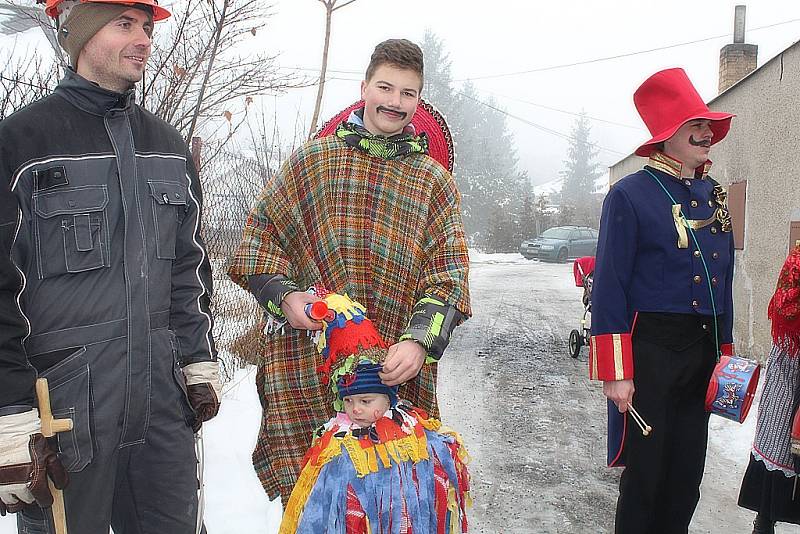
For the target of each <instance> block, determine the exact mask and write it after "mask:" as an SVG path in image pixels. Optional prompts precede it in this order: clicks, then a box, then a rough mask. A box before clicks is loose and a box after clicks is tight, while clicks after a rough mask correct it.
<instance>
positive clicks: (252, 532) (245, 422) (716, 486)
mask: <svg viewBox="0 0 800 534" xmlns="http://www.w3.org/2000/svg"><path fill="white" fill-rule="evenodd" d="M470 258H471V260H472V263H473V264H474V266H475V268H474V269H473V270H472V274H471V277H472V282H473V284H474V285H475V290H476V291H475V294H476V295H479V294H481V291H479V290H480V288H481V286H482V285H487V287H486V288H485V289H484V290H482V294H483V295H489V296H488V297H485V296H484V297H479V298H488V299H489V300H491V301H492V302H481V303H479V302H476V303H475V308H476V310H480V309H484V310H488V311H489V315H491V314H492V313H491V310H494V311H495V312H502V313H506V312H507V311H508V310H507V309H503V308H504V304H503V301H504V298H505V295H509V293H508V292H512V293H511V294H513V292H514V291H515V288H519V287H520V280H519V279H515V278H514V276H515V274H514V273H518V272H523V273H525V274H524V276H525V277H526V278H527V279H528V280H530V278H528V277H534V278H535V282H534V283H535V285H536V286H538V287H549V288H553V289H556V290H557V292H556V295H557V297H556V299H555V301H554V302H547V301H545V300H541V301H539V298H538V297H537V296H536V294H535V293H532V294H531V296H530V298H531V299H532V304H533V305H535V306H536V307H539V308H541V307H544V308H552V309H554V311H555V313H557V314H561V315H565V316H566V317H567V319H568V322H570V324H571V323H572V322H576V321H577V319H578V317H577V313H576V310H577V309H580V304H579V303H580V295H581V290H580V289H579V288H576V287H574V281H573V280H572V277H571V266H570V264H544V263H539V262H538V261H529V260H525V259H524V258H522V257H521V256H520V255H518V254H483V253H480V252H477V251H474V250H471V251H470ZM490 278H492V279H493V280H491V281H489V282H487V280H488V279H490ZM516 290H518V289H516ZM562 297H563V298H562ZM576 303H577V308H576V306H575V304H576ZM558 310H563V313H562V312H559V311H558ZM487 320H488V319H487V317H482V318H480V317H477V316H476V317H475V318H473V319H472V320H471V321H470V322H468V323H467V325H469V324H470V323H474V324H473V326H475V327H478V326H479V325H478V323H483V322H486V321H487ZM487 326H489V324H488V323H487ZM553 328H555V329H556V330H557V331H558V332H555V331H554V330H553ZM563 329H564V327H563V326H562V325H554V326H553V327H551V325H547V324H541V325H539V327H538V328H537V330H538V331H537V333H536V336H537V337H540V338H541V337H542V336H544V337H545V338H550V337H559V338H561V337H563V335H565V334H566V333H567V332H566V330H565V331H564V332H561V330H563ZM479 330H480V328H478V329H477V330H476V335H477V334H479V333H480V332H479ZM464 332H467V331H466V330H465V331H464ZM556 333H558V334H559V335H558V336H556V335H555V334H556ZM457 335H460V336H463V335H465V334H464V333H462V334H457ZM483 337H485V333H484V334H483ZM559 341H561V340H559ZM459 343H460V344H463V342H459V341H456V343H455V345H456V346H457V345H458V344H459ZM584 356H585V355H584ZM559 357H563V356H559ZM454 358H455V355H454ZM576 364H577V366H576V368H575V373H576V375H575V377H574V379H575V380H579V381H583V380H584V373H583V371H584V369H583V365H584V364H583V363H581V362H576ZM537 365H547V364H546V363H545V361H541V362H540V363H538V364H537ZM463 374H464V373H463V368H462V374H459V373H456V372H440V379H439V380H440V389H439V393H440V397H441V401H442V403H443V405H444V406H443V411H444V415H445V416H446V418H447V419H459V417H457V414H456V413H454V412H453V411H452V410H454V409H455V410H459V409H461V408H463V406H461V405H460V404H459V403H460V402H461V397H463V396H464V395H465V391H464V390H463V389H462V388H461V387H460V386H459V384H461V383H460V382H459V381H460V380H462V379H464V376H463ZM579 375H580V376H579ZM762 376H763V373H762ZM457 382H458V383H459V384H457ZM471 384H472V383H471ZM482 384H483V387H487V386H486V380H485V379H483V378H480V379H479V380H477V381H475V382H474V384H473V385H474V386H475V387H476V388H480V387H481V385H482ZM461 385H463V384H461ZM545 385H546V384H545ZM587 387H588V385H587ZM593 389H594V388H593ZM467 390H468V391H472V392H473V393H476V392H475V391H474V390H472V389H471V388H467ZM490 394H491V392H490V391H489V390H488V389H487V391H485V392H481V395H480V397H481V399H483V397H484V396H485V395H490ZM469 404H470V405H472V406H475V405H476V404H477V405H478V406H483V405H484V402H483V401H482V400H480V399H477V398H476V399H473V400H472V401H470V403H469ZM757 411H758V406H757V403H755V404H754V405H753V407H752V410H751V413H750V415H749V417H748V420H747V421H746V422H745V424H744V425H739V424H738V423H735V422H732V421H728V420H725V419H723V418H721V417H716V416H712V418H711V424H710V440H709V459H708V462H707V467H708V474H707V475H706V479H705V481H704V485H703V489H702V492H703V498H702V499H701V505H700V507H701V508H704V509H706V510H708V508H709V502H710V501H711V502H714V503H716V502H717V501H719V504H718V505H717V504H715V505H714V507H715V508H718V509H715V510H708V511H707V512H704V513H705V514H709V515H711V516H715V517H719V523H718V524H719V525H726V524H729V523H728V522H727V519H728V518H729V517H731V516H737V517H739V519H738V522H739V523H740V524H744V523H746V522H747V521H749V520H750V519H749V518H750V517H751V516H752V514H751V513H750V512H747V511H742V510H741V509H738V507H736V504H735V494H736V493H737V492H738V487H739V484H740V482H741V477H742V475H743V473H744V470H745V468H746V465H747V461H748V457H749V456H748V451H749V449H750V444H751V441H752V438H753V435H754V432H755V421H756V415H757ZM543 415H544V414H542V416H536V417H540V418H541V419H537V420H539V423H541V424H546V425H547V426H548V427H549V428H550V431H551V432H555V433H556V434H560V435H561V436H563V437H564V438H565V439H567V438H569V433H570V430H569V429H566V428H561V426H563V425H559V423H558V421H547V420H545V419H546V418H544V417H543ZM260 417H261V407H260V405H259V402H258V398H257V396H256V392H255V370H254V368H252V367H248V368H246V369H241V370H238V371H237V372H236V374H235V377H234V379H233V380H231V382H230V383H229V384H228V385H227V386H226V388H225V392H224V394H223V403H222V407H221V410H220V413H219V415H218V416H217V417H216V418H215V419H214V420H212V421H211V422H209V423H207V424H206V425H205V428H204V440H205V458H206V469H205V473H206V474H205V487H206V497H205V501H206V513H205V518H206V525H207V527H208V532H209V534H234V533H235V534H274V533H276V532H277V528H278V525H279V523H280V517H281V507H280V504H279V502H277V501H275V502H270V501H269V500H268V499H267V497H266V495H265V493H264V491H263V490H262V488H261V485H260V483H259V481H258V479H257V477H256V475H255V472H254V470H253V467H252V464H251V461H250V455H251V452H252V449H253V447H254V444H255V440H256V436H257V434H258V429H259V423H260ZM485 429H486V427H485V426H484V425H479V426H475V427H473V428H461V429H460V430H461V431H462V433H463V434H464V435H465V436H466V437H468V438H469V441H468V445H469V449H470V451H471V453H472V455H473V457H474V459H475V460H476V463H475V465H474V467H475V472H474V473H473V477H474V478H476V479H477V478H478V477H481V476H482V475H483V474H485V475H486V476H487V477H488V476H489V475H491V473H490V472H488V470H487V471H486V472H485V473H482V469H481V462H482V461H483V462H486V463H488V461H489V460H488V459H486V458H482V456H484V454H483V452H484V451H488V450H489V447H488V446H486V444H481V443H480V439H479V438H480V437H481V436H482V435H483V434H485ZM569 461H570V459H569V458H565V457H561V458H560V462H564V465H563V466H562V467H564V468H568V465H567V464H568V462H569ZM720 464H722V465H723V466H726V467H725V468H724V469H721V468H720V467H719V466H720ZM532 465H533V464H532ZM534 467H536V466H534ZM539 467H540V468H546V466H539ZM474 482H475V483H476V485H477V487H480V484H484V485H486V484H491V483H492V482H491V481H490V480H485V481H482V480H474ZM719 493H724V495H725V496H726V497H725V498H724V499H721V500H720V499H714V495H715V494H719ZM704 503H705V504H704ZM476 506H477V507H481V506H482V505H481V503H479V502H476ZM521 506H522V507H525V504H524V503H521ZM487 512H488V513H489V514H491V508H490V509H489V510H487ZM14 526H15V520H14V518H13V516H7V517H3V518H0V534H13V533H15V532H16V529H15V528H14ZM796 528H797V527H793V526H786V525H779V526H778V528H777V530H776V531H777V532H778V533H781V534H783V533H788V532H797V530H796ZM499 532H501V531H500V530H499V531H497V533H495V532H491V533H489V534H498V533H499ZM532 532H533V531H532ZM565 532H566V531H565ZM570 532H572V531H570ZM690 532H692V534H699V533H701V532H702V533H705V532H711V531H710V530H706V529H692V530H690ZM742 532H744V531H742ZM748 532H749V530H748ZM587 534H588V533H587Z"/></svg>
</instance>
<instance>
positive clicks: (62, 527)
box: [36, 378, 72, 534]
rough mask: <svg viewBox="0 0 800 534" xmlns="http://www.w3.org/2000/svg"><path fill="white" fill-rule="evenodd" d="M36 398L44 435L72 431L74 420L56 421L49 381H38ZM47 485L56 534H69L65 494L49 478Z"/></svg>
mask: <svg viewBox="0 0 800 534" xmlns="http://www.w3.org/2000/svg"><path fill="white" fill-rule="evenodd" d="M36 398H37V399H38V400H39V418H40V419H41V421H42V435H43V436H44V437H46V438H51V437H53V436H55V435H56V434H57V433H59V432H68V431H70V430H72V419H54V418H53V410H52V409H51V408H50V389H49V388H48V387H47V379H46V378H39V379H37V380H36ZM47 485H48V487H49V488H50V493H51V494H52V495H53V508H52V510H53V524H54V525H55V528H56V534H67V511H66V509H65V507H64V493H63V492H62V491H61V490H60V489H57V488H56V487H55V486H54V485H53V481H52V480H50V477H47Z"/></svg>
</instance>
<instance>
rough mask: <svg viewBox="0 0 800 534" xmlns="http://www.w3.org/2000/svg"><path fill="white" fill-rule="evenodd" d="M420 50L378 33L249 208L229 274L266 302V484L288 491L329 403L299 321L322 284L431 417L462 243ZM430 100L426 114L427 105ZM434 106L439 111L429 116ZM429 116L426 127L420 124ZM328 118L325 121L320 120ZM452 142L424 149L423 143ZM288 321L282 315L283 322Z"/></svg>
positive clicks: (461, 285) (261, 452) (452, 320)
mask: <svg viewBox="0 0 800 534" xmlns="http://www.w3.org/2000/svg"><path fill="white" fill-rule="evenodd" d="M422 73H423V57H422V51H421V50H420V48H419V47H418V46H417V45H415V44H413V43H411V42H410V41H407V40H404V39H391V40H388V41H385V42H382V43H380V44H379V45H378V46H377V47H376V48H375V51H374V52H373V54H372V58H371V61H370V64H369V66H368V68H367V71H366V76H365V80H364V81H363V82H362V84H361V98H362V99H363V106H354V107H351V108H352V112H350V114H349V116H346V117H342V118H343V119H344V120H343V121H338V119H337V121H338V122H335V124H333V126H332V128H335V129H334V130H332V135H322V136H318V137H317V138H316V139H314V140H312V141H309V142H308V143H306V144H305V145H303V146H302V147H301V148H299V149H298V150H297V151H295V152H294V153H293V154H292V155H291V157H290V158H289V160H288V161H286V162H285V163H284V164H283V166H282V168H281V170H280V172H279V173H277V174H276V175H275V176H274V177H273V178H272V179H270V181H269V182H268V183H267V185H266V187H265V188H264V190H263V191H262V193H261V195H260V197H259V199H258V200H257V202H256V204H255V206H254V208H253V210H252V211H251V213H250V216H249V218H248V221H247V224H246V226H245V230H244V236H243V240H242V243H241V245H240V247H239V250H238V252H237V253H236V255H235V257H234V258H233V260H232V262H231V266H230V268H229V271H228V274H229V276H230V277H231V279H233V280H234V281H235V282H236V283H238V284H240V285H241V286H242V287H244V288H246V289H248V290H249V291H251V292H252V293H253V294H254V295H255V297H256V299H257V300H258V302H259V303H260V304H261V305H262V306H263V307H264V309H265V310H266V323H267V324H266V331H267V332H268V333H276V332H280V331H281V330H287V331H286V332H285V333H284V334H283V335H269V336H268V337H267V338H266V340H265V343H264V351H263V354H262V360H261V361H262V363H261V364H260V366H259V369H258V374H257V378H256V386H257V388H258V393H259V397H260V399H261V403H262V407H263V419H262V424H261V430H260V434H259V438H258V443H257V445H256V449H255V451H254V453H253V463H254V466H255V469H256V472H257V474H258V476H259V478H260V480H261V482H262V484H263V486H264V488H265V490H266V491H267V493H268V495H269V496H270V498H275V497H277V496H278V495H280V496H281V499H282V502H283V503H284V505H285V504H286V502H287V500H288V498H289V495H290V494H291V491H292V488H293V486H294V484H295V482H296V480H297V477H298V475H299V473H300V470H301V468H302V461H303V456H304V453H305V452H306V450H307V449H308V448H309V446H310V445H311V435H312V432H313V431H314V429H315V428H317V427H318V426H319V425H320V424H322V423H324V422H325V421H327V420H329V419H330V418H331V417H333V415H334V412H333V408H332V406H331V403H330V402H328V396H327V393H326V388H325V386H324V384H322V382H321V380H320V377H319V375H318V374H317V372H316V368H317V367H318V366H319V365H320V364H321V363H322V360H321V357H320V355H319V353H318V352H317V351H316V350H315V348H314V345H313V343H312V342H311V341H310V340H309V338H308V336H307V335H306V332H305V331H314V330H320V329H321V328H322V323H321V322H319V321H316V320H313V319H311V318H309V317H308V316H306V314H305V307H306V306H307V305H309V304H312V303H313V302H315V301H317V300H319V298H318V297H317V296H315V295H312V294H309V293H306V292H304V291H303V290H304V289H306V288H308V287H310V286H313V285H319V286H323V287H326V288H327V289H329V290H331V291H334V292H337V293H342V294H343V293H347V294H348V295H350V297H351V298H353V299H354V300H357V301H359V302H361V303H363V304H364V305H365V306H366V307H367V308H368V309H369V310H370V314H371V317H372V320H373V322H374V323H375V326H376V328H377V330H378V332H379V333H380V335H381V337H382V338H383V339H385V340H387V341H388V342H389V343H390V346H389V347H388V350H387V355H386V359H385V361H384V362H383V372H382V373H381V374H380V378H381V380H382V381H383V383H385V384H386V385H388V386H395V385H401V384H402V386H401V387H400V392H399V394H400V396H401V397H402V398H404V399H407V400H408V401H409V402H411V404H413V405H414V406H416V407H418V408H420V409H422V410H424V411H425V412H426V413H428V414H429V415H430V416H431V417H434V418H438V416H439V410H438V405H437V401H436V369H437V365H436V362H437V361H438V360H439V358H441V357H442V354H443V352H444V350H445V348H446V347H447V344H448V342H449V339H450V334H451V332H452V331H453V329H454V328H455V327H456V326H457V325H458V324H460V323H461V322H463V321H464V320H465V319H466V318H467V317H469V316H470V314H471V309H470V302H469V289H468V268H469V257H468V255H467V246H466V241H465V237H464V229H463V224H462V220H461V213H460V197H459V194H458V191H457V189H456V186H455V182H454V180H453V177H452V175H451V174H450V172H449V170H448V169H447V168H445V167H444V166H443V163H444V164H446V165H448V167H449V168H450V169H451V168H452V167H451V165H452V142H451V141H450V138H449V132H448V131H447V129H446V125H444V122H443V120H441V121H440V122H439V124H438V126H441V127H436V126H437V124H436V121H428V123H427V124H428V128H427V131H420V132H417V130H416V128H414V122H413V121H414V120H416V118H417V117H422V116H424V117H428V118H430V117H431V116H434V115H432V114H431V113H430V110H431V109H432V108H431V107H430V106H423V104H424V103H423V102H421V100H420V92H421V90H422ZM426 110H427V114H424V112H426ZM439 117H440V116H439ZM431 125H432V126H433V127H431ZM330 128H331V125H330V124H329V125H328V129H329V130H330ZM443 140H445V141H450V142H449V143H444V144H446V145H448V146H449V147H450V150H449V153H448V151H445V157H442V154H441V151H440V153H439V158H438V161H437V159H435V158H434V157H432V156H434V155H435V154H433V149H434V148H437V150H438V149H439V148H440V147H441V146H443ZM286 324H288V326H289V327H291V328H282V327H283V325H286Z"/></svg>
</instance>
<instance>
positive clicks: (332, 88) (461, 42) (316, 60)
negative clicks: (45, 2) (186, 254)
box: [0, 0, 800, 183]
mask: <svg viewBox="0 0 800 534" xmlns="http://www.w3.org/2000/svg"><path fill="white" fill-rule="evenodd" d="M177 1H178V2H179V1H180V0H177ZM264 1H269V0H264ZM344 1H345V0H339V3H340V4H341V3H343V2H344ZM270 3H271V4H272V6H273V7H272V16H271V17H270V18H269V19H268V21H267V26H266V27H265V28H263V29H261V30H260V31H259V32H258V34H257V36H256V37H253V38H252V42H249V43H247V46H246V47H245V48H243V52H244V53H246V52H247V50H257V49H264V50H265V51H267V52H269V53H279V54H280V58H279V62H280V64H281V65H282V66H283V67H286V68H296V67H300V68H305V69H318V68H319V64H320V58H321V55H322V39H323V34H324V24H325V9H324V7H323V5H322V4H321V3H320V2H319V1H318V0H271V2H270ZM737 3H745V2H743V1H741V0H740V1H739V2H736V1H733V0H661V1H658V2H656V1H651V0H638V1H636V0H619V1H611V0H605V1H598V0H573V1H571V2H556V1H547V2H545V1H532V0H527V1H526V0H505V1H500V0H495V1H492V2H484V1H477V0H404V1H399V2H388V1H385V0H357V1H356V2H355V3H353V4H351V5H348V6H345V7H344V8H342V9H340V10H338V11H336V12H335V13H334V23H333V30H332V40H331V51H330V60H329V69H330V70H332V71H351V72H350V73H347V72H345V73H342V72H330V71H329V76H332V77H334V78H349V80H347V79H332V80H330V81H329V82H328V83H327V85H326V93H325V99H324V105H323V110H322V119H323V120H325V119H327V118H329V117H330V116H331V115H332V114H334V113H335V112H337V111H339V110H340V109H342V108H343V107H345V106H346V105H349V104H350V103H352V102H353V101H355V100H356V99H357V98H358V96H359V80H360V79H361V78H362V76H363V75H362V74H361V73H362V72H363V70H364V69H365V68H366V65H367V63H368V61H369V56H370V54H371V52H372V49H373V48H374V46H375V44H377V43H378V42H380V41H381V40H383V39H387V38H390V37H405V38H408V39H411V40H413V41H416V42H420V41H421V40H422V36H423V34H424V31H425V29H426V28H430V29H432V30H433V31H434V32H435V33H436V34H437V35H438V37H439V38H440V39H442V40H443V41H444V44H445V47H446V49H447V51H448V52H449V55H450V60H451V63H452V73H453V76H454V78H455V79H457V80H462V79H466V78H470V79H473V81H474V83H475V85H476V86H477V88H478V89H479V91H481V93H482V94H483V95H484V96H486V97H488V96H490V95H491V96H494V97H495V99H496V100H497V102H498V103H499V104H500V106H501V107H503V108H504V109H505V110H506V111H507V112H508V113H510V114H512V115H514V116H516V117H519V118H521V119H524V121H527V122H528V123H531V122H532V123H535V124H537V125H540V126H544V127H546V128H548V129H551V130H554V131H556V132H559V133H562V134H569V132H570V129H571V127H572V124H573V121H574V116H572V115H569V114H566V113H562V112H557V111H552V110H548V109H545V108H543V107H541V106H547V107H551V108H557V109H560V110H564V111H569V112H573V113H577V112H579V111H581V110H585V111H586V112H587V113H588V115H589V116H590V117H595V118H598V119H602V120H605V121H612V122H615V123H620V124H622V125H619V124H609V123H608V122H602V121H593V122H592V139H593V140H594V141H595V142H596V143H597V144H598V145H600V146H601V147H603V148H604V149H609V150H610V151H606V150H603V151H601V152H600V155H599V158H598V159H599V161H600V163H602V164H604V165H609V164H611V163H614V162H615V161H617V160H619V159H621V158H622V157H623V155H627V154H628V153H630V152H631V151H632V150H633V148H634V147H635V146H636V145H637V144H638V143H640V142H642V141H644V140H646V139H647V138H648V136H647V133H646V130H645V129H644V126H643V125H642V123H641V121H640V119H639V117H638V115H637V114H636V110H635V109H634V107H633V103H632V94H633V92H634V90H635V89H636V87H638V85H639V84H640V83H641V82H642V81H643V80H644V79H645V78H646V77H647V76H649V75H650V74H652V73H653V72H656V71H657V70H660V69H662V68H668V67H676V66H679V67H683V68H684V69H686V71H687V72H688V74H689V76H690V78H691V79H692V80H693V81H694V83H695V85H696V86H697V88H698V90H699V92H700V94H701V95H702V96H703V97H704V98H705V99H706V100H710V99H711V98H713V97H714V96H716V94H717V82H718V69H719V49H720V48H721V47H722V46H723V45H725V44H727V43H728V42H731V41H732V32H733V13H734V6H735V5H736V4H737ZM746 5H747V28H748V31H747V39H746V40H747V42H748V43H753V44H757V45H759V65H762V64H763V63H764V62H765V61H766V60H768V59H769V58H771V57H773V56H775V55H776V54H777V53H779V52H780V51H781V50H783V49H785V48H786V47H787V46H789V45H790V44H792V43H793V42H795V41H797V40H799V39H800V2H798V1H797V0H750V2H749V3H747V4H746ZM784 21H793V22H791V23H788V24H782V25H778V26H773V27H771V28H766V29H761V30H759V29H757V28H759V27H762V26H767V25H774V24H776V23H781V22H784ZM719 35H725V37H722V38H717V39H712V40H707V41H704V42H700V43H696V44H691V45H686V46H680V47H675V48H671V49H668V50H664V51H659V52H653V53H648V54H641V55H636V56H633V57H625V58H620V59H614V60H610V61H601V62H597V63H593V64H590V65H581V66H576V67H570V68H563V69H555V70H549V71H545V72H536V73H529V74H521V75H514V76H503V77H494V78H488V79H480V78H481V77H483V76H492V75H497V74H504V73H510V72H519V71H525V70H532V69H537V68H542V67H549V66H554V65H563V64H569V63H575V62H580V61H585V60H590V59H595V58H602V57H608V56H615V55H619V54H626V53H630V52H636V51H642V50H648V49H653V48H658V47H663V46H668V45H673V44H677V43H683V42H687V41H695V40H699V39H705V38H708V37H714V36H719ZM25 40H26V41H27V40H29V36H25ZM8 43H9V40H8V39H0V46H3V47H6V46H8ZM300 72H303V73H304V74H307V75H310V76H313V74H314V73H313V71H312V70H304V71H300ZM315 95H316V88H308V89H302V90H294V91H292V92H291V93H289V94H287V95H284V96H279V97H266V98H265V99H264V101H263V104H264V106H265V108H266V109H267V111H268V112H269V114H270V115H272V113H273V109H272V108H273V107H274V108H275V109H274V113H276V115H277V117H278V125H279V127H280V128H281V129H282V131H283V132H284V133H283V134H282V137H283V138H284V139H286V138H287V136H290V135H291V132H292V130H293V129H294V128H295V127H296V126H297V124H298V123H300V124H301V125H302V126H303V129H307V127H308V124H309V123H310V119H311V114H312V112H313V105H314V97H315ZM423 96H424V95H423ZM434 104H435V102H434ZM508 125H509V127H510V129H511V131H512V132H513V133H514V135H515V139H516V148H517V152H518V155H519V158H520V167H521V169H523V170H527V171H528V174H529V175H530V176H531V179H532V180H533V182H534V183H541V182H546V181H549V180H551V179H553V178H554V177H556V176H557V174H558V171H559V170H560V169H561V168H562V162H563V160H564V158H565V156H566V150H567V144H568V142H567V141H566V140H565V139H563V138H561V137H558V136H557V135H553V134H552V133H546V132H544V131H542V130H541V129H539V128H537V127H536V126H532V125H530V124H527V123H526V122H523V121H521V120H518V119H515V118H511V117H509V119H508ZM625 125H627V127H626V126H625ZM733 127H734V128H735V127H736V123H735V121H734V126H733Z"/></svg>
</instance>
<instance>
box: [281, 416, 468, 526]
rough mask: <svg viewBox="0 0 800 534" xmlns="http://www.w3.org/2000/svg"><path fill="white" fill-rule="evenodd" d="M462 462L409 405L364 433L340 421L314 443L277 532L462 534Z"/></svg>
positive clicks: (460, 451) (454, 439)
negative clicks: (459, 533)
mask: <svg viewBox="0 0 800 534" xmlns="http://www.w3.org/2000/svg"><path fill="white" fill-rule="evenodd" d="M468 460H469V457H468V455H467V452H466V449H465V448H464V446H463V444H462V442H461V438H460V436H459V435H458V434H457V433H455V432H454V431H452V430H449V429H446V428H445V427H443V426H442V424H441V423H440V422H439V421H437V420H436V419H432V418H428V416H427V414H425V413H424V412H423V411H422V410H419V409H417V408H413V407H411V406H409V405H404V404H403V403H401V404H398V406H397V407H395V408H392V409H391V410H389V411H388V412H386V414H385V415H384V416H383V417H382V418H381V419H379V420H378V421H376V422H375V423H374V424H373V426H371V427H370V428H368V429H361V428H359V427H357V426H354V425H353V424H352V423H351V422H350V420H349V419H348V418H347V416H346V415H344V414H339V415H337V416H336V417H335V418H333V419H331V420H330V421H329V422H328V423H326V424H325V425H324V426H323V427H322V428H321V429H320V431H318V433H317V436H316V437H315V438H314V441H313V443H312V446H311V448H310V449H309V451H308V453H307V454H306V457H305V465H304V467H303V470H302V472H301V474H300V477H299V479H298V481H297V484H296V485H295V487H294V490H293V491H292V495H291V497H290V498H289V502H288V503H287V505H286V510H285V512H284V515H283V521H282V523H281V527H280V530H279V532H280V534H295V533H302V534H364V533H369V534H404V533H406V532H409V531H410V532H413V534H451V533H457V532H466V531H467V518H466V509H467V508H468V507H469V506H470V505H471V499H470V496H469V474H468V472H467V466H466V464H467V462H468ZM409 528H410V530H409Z"/></svg>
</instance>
